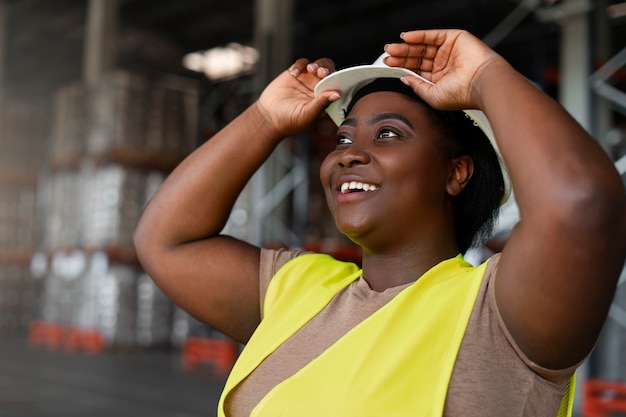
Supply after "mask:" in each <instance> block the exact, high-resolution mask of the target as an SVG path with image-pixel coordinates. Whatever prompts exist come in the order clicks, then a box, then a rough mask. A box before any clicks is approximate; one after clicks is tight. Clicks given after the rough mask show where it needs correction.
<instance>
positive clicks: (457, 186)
mask: <svg viewBox="0 0 626 417" xmlns="http://www.w3.org/2000/svg"><path fill="white" fill-rule="evenodd" d="M450 166H451V169H450V173H449V175H448V183H447V186H446V191H447V192H448V194H449V195H451V196H456V195H459V194H461V192H462V191H463V190H464V189H465V187H466V186H467V184H468V183H469V180H470V178H472V174H473V173H474V161H473V160H472V158H471V157H469V156H459V157H458V158H454V159H453V160H452V164H451V165H450Z"/></svg>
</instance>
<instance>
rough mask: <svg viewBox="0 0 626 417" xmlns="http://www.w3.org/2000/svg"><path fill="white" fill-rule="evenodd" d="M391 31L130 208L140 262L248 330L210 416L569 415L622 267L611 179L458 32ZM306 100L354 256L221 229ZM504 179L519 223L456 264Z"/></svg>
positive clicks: (215, 323)
mask: <svg viewBox="0 0 626 417" xmlns="http://www.w3.org/2000/svg"><path fill="white" fill-rule="evenodd" d="M401 36H402V40H403V42H401V43H396V44H390V45H386V46H385V51H386V53H387V54H386V55H384V56H383V57H382V58H381V60H380V62H378V63H377V64H375V65H372V66H361V67H356V68H351V69H347V70H342V71H337V72H336V73H335V72H334V64H333V62H332V61H331V60H329V59H319V60H317V61H309V60H306V59H299V60H297V61H296V62H295V63H294V64H293V65H292V66H291V67H290V68H289V69H288V70H286V71H285V72H284V73H282V74H281V75H279V76H278V77H277V78H276V79H275V80H274V81H273V82H272V83H270V84H269V85H268V86H267V87H266V89H265V90H264V92H263V94H262V95H261V96H260V98H259V99H258V100H257V101H256V102H255V103H254V104H253V105H252V106H251V107H249V108H248V109H247V110H246V111H244V112H243V113H242V114H241V115H240V116H239V117H238V118H237V119H236V120H234V121H233V122H232V123H231V124H229V125H228V126H226V127H225V128H224V129H223V130H222V131H221V132H219V133H218V134H217V135H215V136H214V137H213V138H212V139H211V140H210V141H208V142H207V143H206V144H204V145H203V146H202V147H200V148H199V149H198V150H197V151H196V152H194V153H193V154H192V155H190V156H189V157H188V158H187V159H186V160H185V161H183V163H181V164H180V166H179V167H178V168H177V169H176V170H175V171H174V172H173V173H172V174H171V175H170V176H169V177H168V179H167V180H166V182H165V183H164V184H163V186H162V188H161V189H160V190H159V191H158V192H157V193H156V195H155V196H154V198H153V200H152V201H151V203H150V204H149V205H148V206H147V207H146V210H145V213H144V215H143V217H142V219H141V222H140V224H139V226H138V228H137V231H136V234H135V242H136V247H137V251H138V254H139V256H140V259H141V261H142V263H143V265H144V267H145V268H146V270H147V271H148V272H149V274H150V276H152V277H153V278H154V279H155V281H156V282H157V284H158V285H159V286H160V287H161V288H162V289H163V290H164V291H165V292H166V293H167V294H168V295H169V296H170V297H171V298H172V299H173V300H174V301H176V302H177V303H178V304H179V305H181V306H182V307H184V308H185V309H186V310H187V311H188V312H190V313H191V314H193V315H194V316H196V317H197V318H199V319H200V320H202V321H203V322H205V323H207V324H209V325H210V326H212V327H214V328H216V329H218V330H220V331H222V332H223V333H225V334H227V335H229V336H231V337H233V338H235V339H237V340H239V341H241V342H243V343H246V347H245V349H244V350H243V352H242V354H241V356H240V358H239V359H238V361H237V363H236V364H235V367H234V368H233V371H232V373H231V375H230V377H229V379H228V381H227V383H226V386H225V388H224V392H223V394H222V398H221V400H220V404H219V409H218V413H219V415H221V416H226V415H227V416H233V417H237V416H249V415H253V416H272V417H274V416H280V415H285V416H287V415H288V416H320V415H323V416H342V417H349V416H381V415H419V416H429V417H434V416H446V417H455V416H461V415H462V416H465V417H478V416H481V417H484V416H498V417H499V416H503V415H515V416H521V417H531V416H533V417H534V416H557V415H558V416H568V415H571V405H572V396H571V395H570V394H571V392H572V390H573V382H574V377H573V375H574V372H575V370H576V367H577V366H578V365H579V364H580V363H581V362H582V361H583V360H584V359H585V358H586V357H587V356H588V355H589V353H590V352H591V350H592V348H593V346H594V344H595V342H596V340H597V337H598V333H599V332H600V329H601V327H602V324H603V322H604V320H605V318H606V315H607V311H608V308H609V306H610V303H611V299H612V296H613V293H614V290H615V285H616V281H617V279H618V276H619V272H620V270H621V267H622V264H623V262H624V256H625V253H624V252H625V250H626V248H625V247H624V245H622V244H620V242H623V240H624V238H626V222H625V220H626V219H625V218H624V215H625V214H624V213H625V212H626V211H625V208H626V195H625V193H624V187H623V184H622V182H621V179H620V177H619V175H618V174H617V172H616V171H615V169H614V166H613V164H612V162H611V160H610V159H609V158H608V157H607V156H606V154H605V153H604V152H603V151H602V149H601V148H599V147H598V145H597V144H596V142H595V141H594V140H593V138H591V137H589V135H588V134H587V133H586V131H585V130H584V129H582V128H581V127H580V126H579V125H578V124H577V123H576V122H575V121H574V120H573V119H572V118H571V117H570V116H569V115H568V114H567V113H566V112H565V111H564V110H563V109H562V108H561V107H560V106H559V105H558V104H557V103H555V102H554V101H552V100H551V99H550V98H549V97H547V96H545V95H544V94H542V93H541V92H540V91H538V90H537V89H536V88H535V87H534V86H532V85H531V84H530V83H528V82H527V81H526V79H525V78H524V77H522V76H521V75H520V74H519V73H517V72H516V71H515V70H514V69H513V68H512V67H511V66H510V65H509V64H508V63H507V62H506V61H505V60H504V59H503V58H502V57H500V56H499V55H497V54H496V53H495V52H494V51H492V50H491V49H489V48H488V47H487V46H486V45H485V44H483V43H482V42H481V41H479V40H478V39H476V38H475V37H474V36H472V35H471V34H469V33H467V32H464V31H459V30H429V31H412V32H406V33H403V34H402V35H401ZM418 74H420V75H418ZM381 79H384V80H381ZM511 97H515V100H511ZM324 110H326V112H327V113H328V115H329V116H330V117H331V118H332V119H333V121H334V122H335V123H336V124H337V125H338V129H337V140H336V146H335V149H334V150H332V151H331V152H330V153H329V154H328V156H327V157H326V159H325V160H324V162H323V164H322V166H321V169H320V179H321V181H322V184H323V187H324V190H325V194H326V199H327V202H328V206H329V208H330V211H331V213H332V215H333V216H334V219H335V223H336V225H337V227H338V229H339V230H340V231H341V232H342V233H344V234H345V235H346V236H348V237H349V238H350V239H352V240H353V241H354V242H356V243H357V244H358V245H360V246H361V248H362V252H363V256H362V259H363V261H362V267H358V266H357V265H355V264H352V263H347V262H340V261H338V260H336V259H333V258H332V257H330V256H328V255H324V254H316V253H302V252H300V251H289V250H269V249H263V248H259V247H255V246H253V245H250V244H248V243H246V242H242V241H239V240H237V239H234V238H232V237H228V236H225V235H222V234H220V232H221V230H222V228H223V227H224V225H225V223H226V221H227V219H228V216H229V213H230V210H231V209H232V207H233V204H234V203H235V201H236V199H237V197H238V195H239V193H240V192H241V190H242V189H243V187H244V186H245V185H246V183H247V182H248V180H249V179H250V177H251V176H252V174H253V173H254V172H255V170H256V169H257V168H258V167H259V166H260V165H261V164H262V163H263V162H264V160H265V159H266V158H267V157H268V156H269V155H270V154H271V153H272V151H273V149H274V148H275V146H276V145H277V144H278V143H279V142H280V141H281V140H282V139H283V138H285V137H288V136H291V135H293V134H294V133H296V132H299V131H302V130H304V129H306V128H307V126H309V125H310V123H312V122H313V121H314V120H315V119H316V118H317V117H319V116H320V114H322V112H324ZM487 119H488V121H487ZM250 132H254V134H255V140H254V141H250V140H249V139H250ZM511 186H512V187H513V188H515V190H516V199H517V202H518V204H519V208H520V217H521V221H520V223H519V224H518V225H517V226H516V228H515V230H514V231H513V232H512V234H511V237H510V238H509V240H508V242H507V243H506V245H505V248H504V250H503V252H502V253H500V254H496V255H494V256H493V257H492V258H490V259H488V260H487V261H486V262H485V263H483V264H482V265H479V266H477V267H473V266H472V265H470V264H469V263H467V262H466V261H465V260H464V259H463V255H462V253H463V252H465V250H466V249H467V248H468V247H469V246H471V245H472V244H476V243H477V242H480V240H481V238H482V237H484V235H485V233H487V232H489V230H490V225H491V224H492V222H493V218H494V216H495V214H496V213H497V210H498V207H499V205H500V204H501V203H502V202H504V201H506V198H507V196H508V194H509V192H510V189H511ZM206 190H211V192H210V193H207V192H206Z"/></svg>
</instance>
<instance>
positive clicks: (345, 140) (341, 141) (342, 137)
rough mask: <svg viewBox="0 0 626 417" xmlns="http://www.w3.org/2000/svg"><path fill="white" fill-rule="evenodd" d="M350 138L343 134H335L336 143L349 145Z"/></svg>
mask: <svg viewBox="0 0 626 417" xmlns="http://www.w3.org/2000/svg"><path fill="white" fill-rule="evenodd" d="M351 143H352V139H351V138H349V137H348V136H345V135H337V145H350V144H351Z"/></svg>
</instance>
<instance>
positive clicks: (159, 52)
mask: <svg viewBox="0 0 626 417" xmlns="http://www.w3.org/2000/svg"><path fill="white" fill-rule="evenodd" d="M0 1H2V0H0ZM4 1H5V3H6V5H7V6H8V30H7V48H6V66H5V93H6V95H7V96H8V97H9V98H15V99H18V98H20V97H42V96H45V95H48V94H50V92H51V91H52V90H54V88H56V87H57V86H58V85H60V84H62V83H67V82H71V81H75V80H80V78H81V76H82V56H83V44H84V32H85V21H86V5H87V3H88V2H87V0H4ZM118 1H119V26H118V58H117V60H118V65H119V66H122V67H128V68H138V69H142V70H150V71H163V72H171V73H179V74H187V75H191V74H190V73H187V72H186V71H185V70H184V69H183V68H182V65H181V57H182V55H183V54H185V53H187V52H192V51H197V50H203V49H208V48H210V47H214V46H222V45H224V44H226V43H228V42H233V41H234V42H239V43H242V44H251V43H252V42H253V32H254V31H253V27H254V3H255V2H254V1H253V0H220V1H215V0H118ZM537 1H538V2H539V3H541V4H542V7H558V6H559V5H560V2H558V1H557V2H556V3H555V2H554V1H549V0H543V1H540V0H537ZM519 2H520V1H519V0H518V1H514V0H421V1H420V0H343V1H340V0H315V1H303V0H294V11H293V25H292V39H293V56H294V57H297V56H306V57H309V58H315V57H318V56H322V55H324V56H329V57H331V58H333V59H334V60H335V61H336V62H337V65H338V67H343V66H346V65H351V64H356V63H365V62H369V61H372V60H373V59H374V58H375V57H376V56H377V55H378V54H379V53H380V51H381V48H382V45H383V44H384V43H386V42H389V41H394V40H396V39H398V34H399V33H400V32H401V31H404V30H409V29H413V28H428V27H459V28H465V29H468V30H470V31H472V32H473V33H474V34H476V35H478V36H480V37H484V36H485V35H487V34H488V33H490V31H491V30H492V29H493V28H495V27H496V25H497V24H498V23H499V22H501V21H502V20H503V19H504V18H505V17H506V16H508V15H509V14H510V13H511V12H512V11H513V10H514V9H515V8H516V7H518V6H519ZM610 2H611V3H617V2H619V0H610ZM553 3H554V4H553ZM610 25H611V32H612V36H613V43H614V45H613V46H612V47H611V50H612V51H613V53H614V52H617V50H619V49H621V48H622V47H623V46H624V44H625V43H626V36H624V33H626V29H625V28H626V23H625V22H624V19H623V18H622V19H621V20H613V21H611V23H610ZM558 47H559V26H558V24H557V23H554V22H541V21H540V20H539V19H537V17H536V15H535V14H529V15H528V16H527V17H526V18H525V19H524V20H523V21H522V22H521V23H519V24H518V25H516V26H515V27H514V28H512V30H511V31H510V33H508V34H507V36H506V37H504V38H503V40H502V41H501V42H499V43H498V44H497V45H496V46H495V48H496V50H498V51H499V52H500V53H501V54H503V55H504V56H505V57H507V59H509V60H510V61H511V62H512V63H513V65H514V66H516V67H517V68H518V69H519V70H520V71H521V72H522V73H524V74H525V75H527V76H528V77H530V78H533V79H535V80H538V82H540V83H541V82H544V81H545V78H546V74H549V73H550V70H554V69H556V68H557V67H558ZM554 72H555V71H552V73H554Z"/></svg>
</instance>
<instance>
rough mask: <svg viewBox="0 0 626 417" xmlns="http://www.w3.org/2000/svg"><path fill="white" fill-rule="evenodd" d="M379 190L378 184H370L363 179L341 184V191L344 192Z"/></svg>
mask: <svg viewBox="0 0 626 417" xmlns="http://www.w3.org/2000/svg"><path fill="white" fill-rule="evenodd" d="M376 190H378V186H377V185H374V184H368V183H366V182H361V181H349V182H344V183H342V184H341V188H340V191H341V193H342V194H349V193H354V192H372V191H376Z"/></svg>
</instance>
